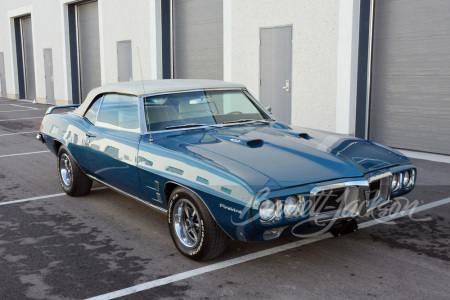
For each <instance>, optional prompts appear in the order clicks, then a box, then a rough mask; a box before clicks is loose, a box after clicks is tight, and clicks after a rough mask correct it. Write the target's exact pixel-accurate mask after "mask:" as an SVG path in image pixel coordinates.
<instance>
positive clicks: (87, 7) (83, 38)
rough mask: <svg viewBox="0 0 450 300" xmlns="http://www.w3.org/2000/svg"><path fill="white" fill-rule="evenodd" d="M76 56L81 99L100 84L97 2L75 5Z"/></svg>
mask: <svg viewBox="0 0 450 300" xmlns="http://www.w3.org/2000/svg"><path fill="white" fill-rule="evenodd" d="M76 8H77V32H78V58H79V62H78V64H79V78H80V95H81V101H84V99H85V98H86V96H87V94H88V93H89V91H90V90H91V89H93V88H95V87H99V86H100V85H101V73H100V38H99V25H98V5H97V2H89V3H86V4H81V5H77V7H76Z"/></svg>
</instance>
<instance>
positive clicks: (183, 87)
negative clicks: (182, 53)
mask: <svg viewBox="0 0 450 300" xmlns="http://www.w3.org/2000/svg"><path fill="white" fill-rule="evenodd" d="M62 107H76V109H74V110H73V111H71V112H68V113H59V114H58V113H55V112H56V111H57V110H58V109H59V108H62ZM37 138H38V139H39V140H40V141H42V142H43V143H45V144H46V146H47V147H48V148H49V149H50V150H51V151H52V152H53V153H54V154H55V155H56V156H57V169H58V175H59V179H60V183H61V186H62V188H63V190H64V191H65V192H66V193H67V194H68V195H70V196H83V195H86V194H88V193H89V191H90V189H91V186H92V181H93V180H96V181H98V182H100V183H102V184H105V185H107V186H109V187H111V188H113V189H115V190H117V191H119V192H122V193H124V194H126V195H128V196H130V197H132V198H134V199H136V200H139V201H141V202H143V203H145V204H147V205H149V206H151V207H153V208H155V209H157V210H159V211H162V212H164V213H166V214H167V222H168V225H169V229H170V233H171V236H172V239H173V241H174V243H175V245H176V247H177V248H178V250H179V251H180V252H181V253H182V254H183V255H185V256H187V257H189V258H191V259H195V260H206V259H211V258H214V257H217V256H219V255H220V254H222V253H223V252H224V251H225V249H226V247H227V244H228V240H229V238H231V239H236V240H242V241H266V240H273V239H276V238H278V237H280V236H289V235H305V233H312V232H318V231H319V232H320V231H321V230H322V231H330V232H331V233H333V234H334V235H337V236H338V235H341V234H344V233H347V232H352V231H356V229H357V223H356V221H355V219H357V218H359V217H362V216H364V215H366V214H367V213H369V212H370V211H372V210H374V209H377V208H380V207H382V206H384V205H387V204H389V203H390V202H391V201H392V200H391V199H393V198H394V197H398V196H401V195H404V194H406V193H408V192H410V191H411V190H412V189H413V187H414V185H415V182H416V177H417V176H416V175H417V174H416V172H417V171H416V168H415V167H414V166H413V165H412V163H411V162H410V160H409V159H408V158H407V157H405V156H404V155H402V154H401V153H399V152H398V151H396V150H393V149H390V148H388V147H385V146H382V145H379V144H376V143H373V142H370V141H366V140H362V139H358V138H354V137H349V136H344V135H338V134H334V133H329V132H324V131H319V130H313V129H306V128H296V127H293V126H289V125H287V124H283V123H281V122H277V121H276V120H274V119H273V116H272V115H271V113H269V111H268V110H266V109H265V108H264V107H262V106H261V104H260V103H259V102H258V101H256V100H255V99H254V98H253V97H252V96H251V95H250V94H249V93H248V91H247V90H246V88H245V87H244V86H242V85H238V84H232V83H227V82H222V81H213V80H156V81H143V82H127V83H116V84H108V85H104V86H102V87H100V88H97V89H94V90H92V91H91V92H90V93H89V95H88V96H87V98H86V100H85V101H84V102H83V103H82V104H81V105H72V106H59V107H51V108H49V109H48V111H47V112H46V115H45V117H44V119H43V121H42V125H41V129H40V132H39V134H38V136H37Z"/></svg>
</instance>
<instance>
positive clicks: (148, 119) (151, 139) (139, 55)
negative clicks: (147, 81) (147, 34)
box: [137, 47, 153, 143]
mask: <svg viewBox="0 0 450 300" xmlns="http://www.w3.org/2000/svg"><path fill="white" fill-rule="evenodd" d="M137 51H138V58H139V68H140V69H141V82H142V90H143V91H144V95H145V94H146V92H145V85H144V76H143V75H142V64H141V54H140V53H139V47H137ZM144 101H145V100H144ZM144 111H145V116H146V119H147V122H148V131H149V132H150V140H149V142H150V143H153V137H152V129H151V128H150V118H149V115H148V111H147V109H146V108H145V102H144Z"/></svg>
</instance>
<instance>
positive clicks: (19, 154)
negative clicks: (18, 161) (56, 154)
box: [0, 150, 50, 158]
mask: <svg viewBox="0 0 450 300" xmlns="http://www.w3.org/2000/svg"><path fill="white" fill-rule="evenodd" d="M46 152H50V150H44V151H36V152H27V153H14V154H5V155H0V158H3V157H11V156H21V155H30V154H37V153H46Z"/></svg>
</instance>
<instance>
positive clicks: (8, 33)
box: [0, 0, 161, 104]
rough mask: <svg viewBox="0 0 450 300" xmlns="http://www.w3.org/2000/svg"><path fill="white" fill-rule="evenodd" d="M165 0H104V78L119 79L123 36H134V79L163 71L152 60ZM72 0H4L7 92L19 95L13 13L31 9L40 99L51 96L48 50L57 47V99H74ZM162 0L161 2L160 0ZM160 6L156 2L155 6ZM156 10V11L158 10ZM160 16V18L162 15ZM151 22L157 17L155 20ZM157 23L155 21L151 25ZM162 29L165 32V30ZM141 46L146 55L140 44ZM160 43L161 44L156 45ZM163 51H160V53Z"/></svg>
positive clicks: (0, 16)
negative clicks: (47, 84) (69, 14)
mask: <svg viewBox="0 0 450 300" xmlns="http://www.w3.org/2000/svg"><path fill="white" fill-rule="evenodd" d="M159 1H160V0H133V2H130V1H123V0H99V1H98V6H99V22H100V24H99V29H100V48H101V49H100V51H101V52H100V55H101V68H102V70H101V74H102V84H104V83H110V82H117V80H118V74H117V41H123V40H131V42H132V49H133V52H132V59H133V79H134V80H140V79H141V77H143V78H144V79H156V78H157V77H158V76H160V73H161V72H159V73H158V72H157V71H158V68H156V70H157V71H155V70H152V69H151V65H152V64H151V61H152V59H153V61H154V62H155V63H159V64H160V61H159V60H158V58H154V57H152V55H156V54H155V53H154V52H155V51H153V52H152V48H151V45H152V43H153V40H152V38H153V39H154V38H155V37H154V34H153V36H152V35H151V28H154V27H155V14H156V15H157V14H159V11H155V9H158V8H159ZM76 2H77V1H72V0H46V1H44V0H14V1H10V0H0V7H1V9H0V52H3V53H4V58H5V73H6V74H5V75H6V84H7V93H8V97H9V98H14V99H17V98H18V97H19V86H18V81H17V63H16V48H15V43H14V26H13V25H14V23H13V18H15V17H19V16H21V15H24V14H31V20H32V31H33V50H34V64H35V78H36V100H37V101H38V102H40V103H45V102H46V91H45V72H44V52H43V49H45V48H51V49H52V51H53V75H54V76H53V77H54V92H55V101H56V104H66V103H70V102H71V93H72V92H71V77H70V76H71V75H70V57H69V44H68V34H69V30H68V21H67V5H69V4H71V3H76ZM155 3H156V5H155ZM151 4H152V5H153V7H152V8H151V6H152V5H151ZM155 7H156V8H155ZM152 14H153V15H152ZM157 21H159V22H160V19H159V20H157ZM150 22H153V24H151V23H150ZM151 26H153V27H151ZM159 34H160V33H159ZM138 47H139V52H140V58H141V59H140V60H141V65H142V76H141V66H140V64H139V56H138V52H137V48H138ZM154 48H155V47H154ZM158 54H159V55H160V53H158Z"/></svg>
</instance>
